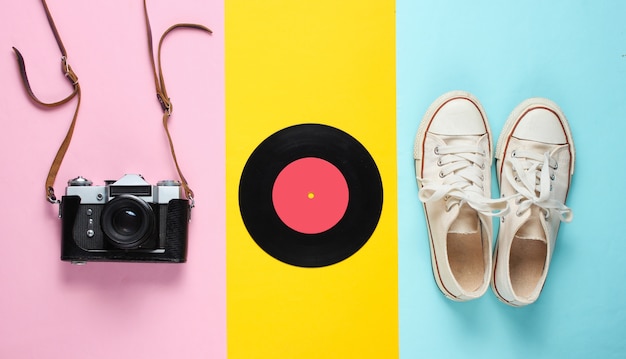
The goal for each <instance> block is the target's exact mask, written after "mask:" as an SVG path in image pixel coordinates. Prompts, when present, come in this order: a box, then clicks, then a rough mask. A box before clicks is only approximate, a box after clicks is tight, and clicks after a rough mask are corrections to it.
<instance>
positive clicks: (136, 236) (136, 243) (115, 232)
mask: <svg viewBox="0 0 626 359" xmlns="http://www.w3.org/2000/svg"><path fill="white" fill-rule="evenodd" d="M153 228H154V213H153V212H152V207H150V205H149V204H148V203H146V202H145V201H143V200H141V199H139V198H137V197H135V196H133V195H121V196H118V197H115V198H114V199H113V200H111V201H110V202H108V203H107V204H106V205H105V207H104V209H103V211H102V230H103V231H104V233H105V234H106V235H107V237H108V238H109V240H110V241H111V242H112V244H113V245H114V246H116V247H118V248H122V249H134V248H138V247H140V246H141V245H142V244H143V243H145V242H146V241H147V240H148V239H149V238H150V235H151V234H152V231H153Z"/></svg>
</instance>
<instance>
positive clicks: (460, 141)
mask: <svg viewBox="0 0 626 359" xmlns="http://www.w3.org/2000/svg"><path fill="white" fill-rule="evenodd" d="M482 136H483V135H466V136H447V135H440V136H439V137H440V138H441V139H442V140H443V141H444V142H445V143H446V145H448V146H459V145H472V146H473V145H476V144H477V143H478V141H479V140H480V138H481V137H482Z"/></svg>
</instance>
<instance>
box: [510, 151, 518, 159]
mask: <svg viewBox="0 0 626 359" xmlns="http://www.w3.org/2000/svg"><path fill="white" fill-rule="evenodd" d="M511 157H514V158H515V157H517V151H516V150H513V152H511Z"/></svg>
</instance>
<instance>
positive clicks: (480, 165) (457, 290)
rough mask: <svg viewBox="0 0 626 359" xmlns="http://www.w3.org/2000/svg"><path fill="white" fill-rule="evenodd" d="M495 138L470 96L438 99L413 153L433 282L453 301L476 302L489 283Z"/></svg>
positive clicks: (497, 204) (497, 206) (498, 204)
mask: <svg viewBox="0 0 626 359" xmlns="http://www.w3.org/2000/svg"><path fill="white" fill-rule="evenodd" d="M491 151H492V142H491V132H490V129H489V123H488V121H487V116H486V115H485V111H484V110H483V108H482V106H481V105H480V103H479V102H478V100H477V99H475V98H474V97H473V96H472V95H471V94H469V93H467V92H461V91H453V92H449V93H446V94H444V95H442V96H441V97H439V98H438V99H437V100H436V101H435V102H434V103H433V104H432V105H431V106H430V107H429V108H428V110H427V112H426V114H425V115H424V117H423V119H422V122H421V124H420V126H419V129H418V132H417V135H416V138H415V147H414V158H415V171H416V178H417V183H418V187H419V199H420V200H421V201H422V202H423V204H424V212H425V216H426V224H427V227H428V234H429V242H430V252H431V261H432V267H433V274H434V277H435V281H436V283H437V285H438V286H439V288H440V290H441V291H442V292H443V293H444V294H445V295H446V296H447V297H448V298H450V299H453V300H457V301H463V300H470V299H474V298H478V297H479V296H481V295H482V294H484V293H485V291H486V289H487V288H488V286H489V282H490V272H491V266H492V264H491V263H492V254H491V250H492V241H493V239H492V238H493V223H492V219H491V216H492V215H494V212H493V211H494V210H496V211H498V210H503V209H504V208H505V203H504V202H503V201H497V200H496V201H494V200H491V194H490V193H491V163H492V160H491Z"/></svg>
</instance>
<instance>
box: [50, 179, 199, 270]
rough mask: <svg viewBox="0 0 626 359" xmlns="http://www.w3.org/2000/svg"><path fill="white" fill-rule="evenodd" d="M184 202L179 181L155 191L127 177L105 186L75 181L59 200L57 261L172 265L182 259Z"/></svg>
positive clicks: (185, 223) (165, 183)
mask: <svg viewBox="0 0 626 359" xmlns="http://www.w3.org/2000/svg"><path fill="white" fill-rule="evenodd" d="M189 215H190V206H189V201H188V200H186V199H184V198H181V190H180V183H179V182H178V181H172V180H168V181H160V182H158V183H157V185H156V186H154V185H151V184H149V183H148V182H146V181H145V180H144V179H143V177H141V175H136V174H127V175H125V176H124V177H122V178H121V179H119V180H117V181H106V182H105V185H104V186H93V185H92V182H91V181H89V180H87V179H85V178H83V177H77V178H75V179H72V180H70V181H68V187H67V188H66V192H65V196H63V198H62V200H61V206H60V217H61V219H62V238H61V259H62V260H64V261H71V262H72V263H75V264H83V263H85V262H88V261H123V262H173V263H182V262H185V261H186V259H187V227H188V223H189Z"/></svg>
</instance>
